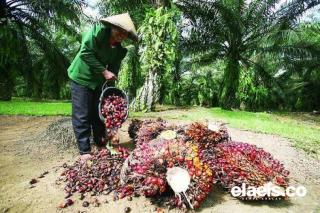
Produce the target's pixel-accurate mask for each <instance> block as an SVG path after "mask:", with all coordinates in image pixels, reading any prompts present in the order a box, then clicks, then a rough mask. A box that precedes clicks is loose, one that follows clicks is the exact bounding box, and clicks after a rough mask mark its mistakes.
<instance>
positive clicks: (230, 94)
mask: <svg viewBox="0 0 320 213" xmlns="http://www.w3.org/2000/svg"><path fill="white" fill-rule="evenodd" d="M239 77H240V64H239V60H238V57H236V56H234V55H231V57H229V58H228V61H227V67H226V69H225V71H224V80H223V89H222V93H221V99H220V100H221V107H222V108H223V109H228V110H230V109H231V108H237V107H238V106H237V105H238V104H237V100H236V92H237V90H238V86H239Z"/></svg>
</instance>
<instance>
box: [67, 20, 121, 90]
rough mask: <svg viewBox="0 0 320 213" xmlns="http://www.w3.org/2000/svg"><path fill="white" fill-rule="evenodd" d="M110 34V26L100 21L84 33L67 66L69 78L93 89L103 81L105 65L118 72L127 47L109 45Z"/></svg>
mask: <svg viewBox="0 0 320 213" xmlns="http://www.w3.org/2000/svg"><path fill="white" fill-rule="evenodd" d="M110 35H111V28H110V27H108V26H105V25H103V24H100V23H98V24H95V25H94V26H93V27H92V28H91V29H90V30H89V31H88V32H87V33H85V34H84V36H83V38H82V42H81V47H80V50H79V52H78V53H77V55H76V57H75V58H74V60H73V61H72V63H71V65H70V67H69V68H68V76H69V78H70V79H72V80H73V81H75V82H77V83H78V84H80V85H83V86H86V87H88V88H90V89H93V90H94V89H96V88H97V87H98V86H100V85H101V84H102V83H103V82H104V81H105V79H104V77H103V75H102V72H103V71H104V70H105V69H106V67H107V66H108V70H109V71H111V72H113V73H114V74H116V75H117V74H118V72H119V68H120V64H121V61H122V59H123V58H124V57H125V55H126V53H127V49H125V48H123V47H122V46H121V45H120V44H119V45H117V46H116V47H114V48H112V47H110V45H109V38H110Z"/></svg>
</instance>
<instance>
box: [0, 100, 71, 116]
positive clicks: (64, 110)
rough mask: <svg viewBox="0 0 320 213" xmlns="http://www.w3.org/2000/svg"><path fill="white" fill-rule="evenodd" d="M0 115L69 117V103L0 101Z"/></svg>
mask: <svg viewBox="0 0 320 213" xmlns="http://www.w3.org/2000/svg"><path fill="white" fill-rule="evenodd" d="M0 115H37V116H45V115H71V103H70V102H65V101H64V102H63V101H61V102H59V101H50V102H43V101H29V100H23V99H14V100H12V101H0Z"/></svg>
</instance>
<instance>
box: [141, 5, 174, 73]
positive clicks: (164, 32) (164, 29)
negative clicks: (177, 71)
mask: <svg viewBox="0 0 320 213" xmlns="http://www.w3.org/2000/svg"><path fill="white" fill-rule="evenodd" d="M175 15H176V10H170V9H166V8H163V7H160V8H158V9H156V10H154V9H151V10H149V12H148V13H147V15H146V18H145V20H144V22H143V24H142V26H141V27H140V28H139V32H140V33H141V34H142V35H143V37H142V39H141V44H140V45H141V48H142V54H141V58H140V62H141V68H142V74H143V76H145V75H147V73H148V72H149V71H150V70H152V71H156V72H161V73H163V74H164V73H171V70H172V67H173V62H174V60H175V56H176V55H175V54H176V53H175V49H176V44H177V39H178V36H177V28H176V24H175V23H174V16H175Z"/></svg>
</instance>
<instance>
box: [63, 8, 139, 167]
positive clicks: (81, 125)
mask: <svg viewBox="0 0 320 213" xmlns="http://www.w3.org/2000/svg"><path fill="white" fill-rule="evenodd" d="M100 22H101V23H98V24H95V25H94V26H93V27H92V28H91V29H90V30H89V31H88V32H87V33H86V34H85V35H84V36H83V38H82V42H81V47H80V50H79V52H78V53H77V55H76V57H75V58H74V60H73V62H72V63H71V65H70V67H69V68H68V75H69V78H70V79H71V97H72V125H73V129H74V133H75V136H76V139H77V142H78V147H79V151H80V155H81V156H80V158H81V160H82V161H85V160H87V159H88V158H90V152H91V147H90V135H91V129H92V132H93V140H94V142H95V144H96V145H97V146H98V147H103V146H105V144H106V141H105V126H104V124H103V122H102V121H101V120H100V119H99V112H98V104H99V97H100V94H101V86H102V84H103V82H104V81H114V80H116V79H117V74H118V71H119V68H120V64H121V61H122V59H123V58H124V57H125V55H126V53H127V50H126V49H125V48H123V47H122V46H121V42H122V41H123V40H125V39H127V38H130V39H132V40H134V41H137V40H138V36H137V33H136V30H135V26H134V24H133V22H132V20H131V18H130V16H129V14H128V13H124V14H120V15H115V16H110V17H107V18H103V19H101V20H100Z"/></svg>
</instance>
